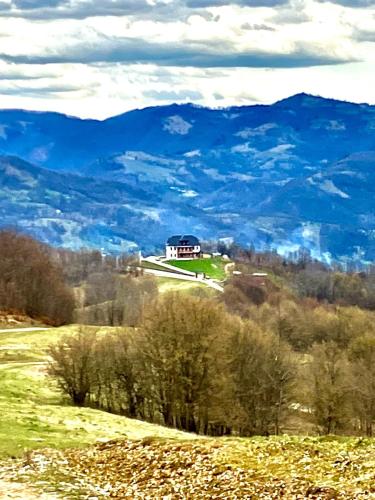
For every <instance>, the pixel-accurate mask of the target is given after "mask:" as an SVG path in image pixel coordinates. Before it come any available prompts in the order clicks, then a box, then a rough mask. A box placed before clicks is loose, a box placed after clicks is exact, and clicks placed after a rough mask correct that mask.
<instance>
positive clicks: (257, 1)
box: [186, 0, 289, 9]
mask: <svg viewBox="0 0 375 500" xmlns="http://www.w3.org/2000/svg"><path fill="white" fill-rule="evenodd" d="M288 2H289V0H187V2H186V5H187V7H190V8H193V9H196V8H207V7H222V6H224V5H240V6H242V7H277V6H278V5H283V4H286V3H288Z"/></svg>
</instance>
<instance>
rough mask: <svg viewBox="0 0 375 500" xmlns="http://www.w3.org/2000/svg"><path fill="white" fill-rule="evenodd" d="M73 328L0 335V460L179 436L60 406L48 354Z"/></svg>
mask: <svg viewBox="0 0 375 500" xmlns="http://www.w3.org/2000/svg"><path fill="white" fill-rule="evenodd" d="M77 328H78V327H75V326H71V327H64V328H58V329H51V330H48V331H43V332H31V333H27V332H19V333H16V332H7V333H1V334H0V387H1V391H0V458H4V457H11V456H15V457H17V456H21V455H23V454H24V452H25V450H30V449H35V448H41V447H54V448H66V447H71V446H84V445H88V444H90V443H94V442H96V441H97V440H100V439H114V438H120V437H128V438H141V437H146V436H150V435H159V436H165V437H173V436H176V435H180V433H178V432H177V431H173V430H169V429H165V428H163V427H159V426H156V425H151V424H145V423H143V422H139V421H136V420H130V419H127V418H125V417H120V416H116V415H110V414H107V413H105V412H101V411H97V410H93V409H89V408H76V407H72V406H70V405H69V404H68V401H64V399H63V397H62V395H61V394H60V392H59V391H58V388H57V386H56V384H55V383H54V382H53V381H52V380H50V379H49V378H47V377H46V373H45V368H46V363H47V362H48V359H47V355H46V349H47V347H48V345H50V344H51V343H52V342H56V341H57V340H58V339H59V338H61V337H62V336H63V335H64V334H67V333H72V332H74V331H75V330H77ZM107 330H109V328H101V331H107ZM181 435H183V434H182V433H181Z"/></svg>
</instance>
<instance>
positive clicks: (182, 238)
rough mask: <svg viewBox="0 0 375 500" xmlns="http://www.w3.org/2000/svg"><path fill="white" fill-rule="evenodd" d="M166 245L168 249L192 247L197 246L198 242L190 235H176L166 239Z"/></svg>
mask: <svg viewBox="0 0 375 500" xmlns="http://www.w3.org/2000/svg"><path fill="white" fill-rule="evenodd" d="M167 245H168V246H170V247H183V246H187V247H193V246H195V245H199V240H198V238H196V237H195V236H193V235H191V234H177V235H176V236H171V237H170V238H168V241H167Z"/></svg>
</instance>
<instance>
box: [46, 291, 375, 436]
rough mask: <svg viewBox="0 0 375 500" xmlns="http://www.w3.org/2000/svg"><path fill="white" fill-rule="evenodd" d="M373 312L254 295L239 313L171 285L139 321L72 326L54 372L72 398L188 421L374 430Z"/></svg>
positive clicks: (221, 430)
mask: <svg viewBox="0 0 375 500" xmlns="http://www.w3.org/2000/svg"><path fill="white" fill-rule="evenodd" d="M374 319H375V318H374V317H373V313H371V312H366V311H360V310H359V309H357V308H338V309H335V308H331V309H329V308H324V307H322V306H319V305H315V306H313V305H312V304H308V305H306V304H296V303H295V302H292V301H290V300H280V301H279V302H278V303H275V304H269V303H264V304H262V305H260V306H255V305H251V304H250V305H249V307H248V314H247V317H246V318H245V317H244V318H240V317H239V316H238V315H231V314H229V313H228V311H227V310H226V308H225V307H224V305H223V304H220V303H219V302H218V301H217V300H212V299H207V298H203V299H202V298H198V297H192V296H187V295H179V294H169V295H166V296H163V297H161V298H159V299H157V300H156V301H155V302H154V303H153V304H152V305H150V306H149V307H148V308H147V311H146V312H145V314H144V317H143V319H142V321H141V323H140V325H139V327H137V328H134V329H132V328H128V329H122V330H120V331H118V332H116V333H114V334H107V335H103V334H101V333H98V332H96V331H95V330H94V331H87V330H86V329H82V330H81V331H80V332H79V333H78V334H77V335H74V336H72V337H67V338H64V339H63V340H62V341H61V342H60V343H59V344H57V345H55V346H53V347H51V352H50V354H51V356H52V359H53V362H52V363H51V366H50V373H51V374H52V375H53V376H55V377H57V379H58V381H59V383H60V385H61V387H62V389H63V390H64V391H65V393H66V394H68V395H69V396H70V397H71V399H72V401H73V402H74V403H75V404H78V405H85V404H86V405H92V406H95V407H98V408H102V409H104V410H107V411H110V412H114V413H119V414H124V415H127V416H129V417H135V418H140V419H143V420H147V421H150V422H156V423H161V424H164V425H168V426H173V427H176V428H179V429H184V430H188V431H194V432H200V433H205V434H215V435H218V434H220V435H221V434H227V433H234V434H239V435H245V436H247V435H254V434H262V435H267V434H270V433H279V432H280V430H285V429H287V428H288V426H289V422H290V421H291V419H292V420H293V421H295V420H296V419H297V420H298V422H299V425H300V428H301V431H302V432H305V431H306V428H308V429H310V430H312V429H313V428H314V429H316V430H317V431H318V432H321V433H361V434H362V433H366V434H367V435H371V434H372V431H373V424H374V422H375V327H374V326H373V325H375V322H374ZM300 336H301V337H302V338H303V339H305V340H304V341H303V342H300V340H299V338H300ZM306 426H307V427H306ZM312 426H313V427H312Z"/></svg>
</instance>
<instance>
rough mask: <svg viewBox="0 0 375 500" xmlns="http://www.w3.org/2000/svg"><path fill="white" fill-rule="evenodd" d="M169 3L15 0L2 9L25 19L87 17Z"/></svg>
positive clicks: (141, 10)
mask: <svg viewBox="0 0 375 500" xmlns="http://www.w3.org/2000/svg"><path fill="white" fill-rule="evenodd" d="M165 6H167V4H165V3H164V2H163V3H160V2H156V3H155V4H154V5H151V4H150V3H148V2H147V0H100V1H97V0H78V1H76V2H71V1H69V0H13V2H12V3H11V4H4V3H3V8H2V9H0V16H2V17H16V18H17V17H18V18H25V19H38V20H49V19H86V18H88V17H98V16H131V15H137V14H141V13H146V12H152V11H154V10H156V9H158V8H163V7H165Z"/></svg>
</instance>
